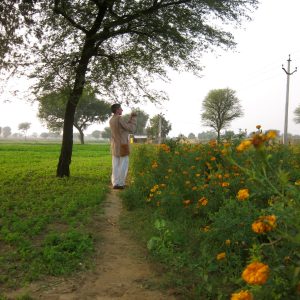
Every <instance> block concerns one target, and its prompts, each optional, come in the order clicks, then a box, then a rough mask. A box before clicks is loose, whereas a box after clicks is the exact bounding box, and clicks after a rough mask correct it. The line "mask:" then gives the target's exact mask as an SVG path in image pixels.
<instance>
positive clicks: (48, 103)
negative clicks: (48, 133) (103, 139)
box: [38, 88, 111, 144]
mask: <svg viewBox="0 0 300 300" xmlns="http://www.w3.org/2000/svg"><path fill="white" fill-rule="evenodd" d="M69 94H70V89H69V88H63V89H62V90H60V91H59V92H52V93H49V94H46V95H44V96H43V97H41V98H39V99H38V100H39V111H38V117H39V118H40V119H41V120H43V121H44V122H45V123H46V124H47V128H48V129H49V130H52V131H61V130H62V128H63V123H64V114H65V107H66V103H67V101H68V97H69ZM110 114H111V110H110V105H109V104H108V103H106V102H104V101H100V100H98V99H97V98H96V95H95V91H93V90H92V89H91V88H85V90H84V91H83V94H82V96H81V98H80V101H79V103H78V105H77V109H76V112H75V116H74V121H73V125H74V127H75V128H76V129H77V130H78V132H79V139H80V142H81V144H84V133H83V131H84V130H86V129H87V127H88V126H90V125H92V124H93V123H95V122H96V123H97V122H98V123H100V122H104V121H106V120H107V119H108V118H109V116H110Z"/></svg>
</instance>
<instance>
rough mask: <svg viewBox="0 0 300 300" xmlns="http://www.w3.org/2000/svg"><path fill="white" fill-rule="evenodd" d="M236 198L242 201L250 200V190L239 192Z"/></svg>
mask: <svg viewBox="0 0 300 300" xmlns="http://www.w3.org/2000/svg"><path fill="white" fill-rule="evenodd" d="M236 197H237V199H238V200H240V201H243V200H246V199H248V198H249V190H248V189H240V190H239V191H238V193H237V195H236Z"/></svg>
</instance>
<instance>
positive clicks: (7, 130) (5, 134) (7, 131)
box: [2, 126, 11, 138]
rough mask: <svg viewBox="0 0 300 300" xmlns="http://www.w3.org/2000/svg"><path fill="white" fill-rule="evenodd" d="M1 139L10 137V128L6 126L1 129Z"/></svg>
mask: <svg viewBox="0 0 300 300" xmlns="http://www.w3.org/2000/svg"><path fill="white" fill-rule="evenodd" d="M2 132H3V137H4V138H8V137H9V136H10V135H11V128H10V127H8V126H5V127H3V129H2Z"/></svg>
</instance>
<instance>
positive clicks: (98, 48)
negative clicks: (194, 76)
mask: <svg viewBox="0 0 300 300" xmlns="http://www.w3.org/2000/svg"><path fill="white" fill-rule="evenodd" d="M11 2H12V1H11V0H2V4H1V5H2V6H3V7H5V8H6V9H9V4H10V3H11ZM257 4H258V0H228V1H210V0H151V1H150V0H140V1H136V0H126V1H117V0H93V1H87V0H72V1H70V0H16V6H14V7H13V9H12V13H11V14H8V17H9V20H10V22H8V21H4V20H2V19H1V20H0V24H1V26H2V27H3V26H4V25H3V24H5V26H6V27H5V29H6V31H5V33H6V34H5V36H8V33H9V32H10V30H11V32H12V33H13V34H14V37H16V41H15V44H17V43H19V44H20V43H21V40H22V42H23V45H24V47H22V48H20V50H21V51H19V52H14V55H12V56H10V55H9V53H10V52H9V51H8V50H9V45H11V43H9V42H8V43H7V45H8V47H6V48H4V49H3V51H4V52H6V56H4V60H6V58H7V60H8V57H9V58H10V59H15V62H16V63H19V65H22V66H23V67H26V69H24V70H26V71H27V72H29V73H30V75H31V76H32V77H34V78H35V79H36V82H37V84H36V85H35V93H36V94H39V95H41V94H44V93H49V92H53V91H57V90H59V89H60V88H61V87H62V86H65V85H66V84H67V83H71V84H70V85H71V88H72V89H71V93H70V95H69V99H68V102H67V105H66V111H65V116H64V129H63V143H62V148H61V154H60V159H59V163H58V166H57V176H60V177H63V176H69V175H70V170H69V165H70V163H71V156H72V145H73V123H74V122H73V119H74V115H75V111H76V107H77V104H78V102H79V99H80V97H81V94H82V92H83V88H84V86H85V84H86V83H88V84H90V85H91V86H93V87H94V88H97V89H98V92H99V93H100V95H101V98H102V99H103V100H105V99H110V101H111V99H114V100H115V101H118V102H139V101H141V99H143V100H150V101H153V102H157V101H159V100H161V99H165V98H166V96H165V94H164V93H163V92H159V91H155V90H152V89H151V87H150V84H151V83H152V82H153V80H154V79H155V78H161V77H164V78H165V77H166V72H167V71H166V70H167V69H168V68H169V67H170V68H172V69H175V70H182V69H184V70H189V71H194V72H197V71H199V70H200V69H201V54H202V53H203V52H204V51H208V50H209V49H212V48H214V47H223V48H231V47H233V46H235V42H234V40H233V36H232V34H231V33H230V32H228V31H226V28H225V26H226V25H228V24H229V23H231V24H234V25H240V24H241V21H243V20H244V19H247V18H248V17H249V15H250V14H251V11H252V9H254V8H256V6H257ZM24 11H25V12H26V13H27V14H24ZM15 18H16V19H15ZM20 20H21V21H22V20H26V22H24V25H21V24H22V22H21V21H20ZM223 25H225V26H223ZM20 27H22V28H21V30H17V29H20ZM227 28H228V27H227ZM26 35H27V36H28V37H30V38H28V39H26V38H22V39H21V37H26ZM18 38H19V39H18ZM12 43H13V42H12ZM17 49H18V47H15V48H14V50H15V51H17ZM11 65H13V64H10V66H11Z"/></svg>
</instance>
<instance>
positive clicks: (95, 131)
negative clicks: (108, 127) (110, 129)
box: [91, 130, 101, 139]
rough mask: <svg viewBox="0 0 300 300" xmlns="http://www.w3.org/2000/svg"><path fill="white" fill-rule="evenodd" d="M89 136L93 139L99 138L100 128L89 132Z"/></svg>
mask: <svg viewBox="0 0 300 300" xmlns="http://www.w3.org/2000/svg"><path fill="white" fill-rule="evenodd" d="M91 136H92V137H93V138H94V139H100V138H101V131H100V130H94V131H93V132H92V134H91Z"/></svg>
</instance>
